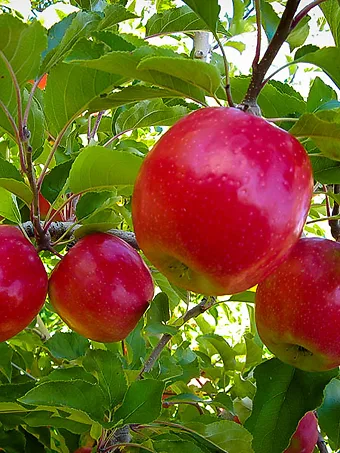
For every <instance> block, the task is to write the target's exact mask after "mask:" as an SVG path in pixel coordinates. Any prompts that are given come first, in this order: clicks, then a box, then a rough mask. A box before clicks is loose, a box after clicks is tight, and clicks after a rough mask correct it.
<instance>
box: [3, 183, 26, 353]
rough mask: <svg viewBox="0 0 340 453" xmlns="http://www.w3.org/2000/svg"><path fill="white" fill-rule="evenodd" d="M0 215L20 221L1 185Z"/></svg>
mask: <svg viewBox="0 0 340 453" xmlns="http://www.w3.org/2000/svg"><path fill="white" fill-rule="evenodd" d="M0 184H1V182H0ZM0 215H1V216H2V217H5V219H8V220H11V221H12V222H14V223H20V222H21V215H20V211H19V208H18V204H17V202H16V199H15V197H14V196H13V195H12V194H11V193H10V192H8V190H6V189H3V188H2V187H0ZM0 355H1V354H0Z"/></svg>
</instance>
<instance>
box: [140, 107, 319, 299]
mask: <svg viewBox="0 0 340 453" xmlns="http://www.w3.org/2000/svg"><path fill="white" fill-rule="evenodd" d="M311 193H312V173H311V167H310V163H309V159H308V157H307V154H306V152H305V150H304V149H303V147H302V146H301V145H300V143H299V142H298V141H297V140H296V139H295V138H294V137H292V136H291V135H290V134H288V133H287V132H285V131H283V130H281V129H279V128H278V127H276V126H273V125H272V124H270V123H268V122H267V121H265V120H264V119H262V118H259V117H255V116H253V115H251V114H248V113H244V112H242V111H240V110H238V109H235V108H224V107H212V108H203V109H200V110H198V111H196V112H194V113H191V114H190V115H188V116H187V117H185V118H183V119H181V120H180V121H179V122H178V123H176V124H175V125H174V126H173V127H172V128H170V129H169V131H167V132H166V133H165V134H164V135H163V136H162V138H161V139H160V140H159V141H158V143H157V144H156V145H155V147H154V148H153V150H152V151H151V152H150V153H149V154H148V156H147V157H146V159H145V161H144V162H143V164H142V167H141V170H140V172H139V175H138V177H137V180H136V184H135V189H134V193H133V199H132V214H133V223H134V229H135V233H136V237H137V241H138V244H139V245H140V247H141V249H142V250H143V251H144V253H145V255H146V256H147V258H148V259H149V260H150V261H151V263H152V264H154V265H155V266H156V267H157V268H158V269H159V270H160V271H161V272H162V273H164V275H166V276H167V277H168V278H169V280H170V281H171V282H173V283H175V284H176V285H178V286H180V287H183V288H185V289H189V290H192V291H195V292H198V293H203V294H207V295H222V294H233V293H236V292H240V291H243V290H246V289H248V288H250V287H252V286H254V285H255V284H256V283H258V282H259V281H260V280H262V279H264V278H265V277H266V276H267V275H269V274H270V273H271V272H272V271H273V270H274V269H275V268H276V267H277V265H278V264H279V263H280V262H281V261H282V260H283V258H284V257H285V255H286V254H287V252H288V251H289V249H290V248H291V247H292V246H293V245H294V244H295V242H296V241H297V240H298V238H299V236H300V233H301V230H302V228H303V225H304V222H305V219H306V215H307V212H308V209H309V205H310V197H311Z"/></svg>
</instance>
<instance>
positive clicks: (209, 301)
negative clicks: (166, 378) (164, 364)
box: [137, 297, 216, 379]
mask: <svg viewBox="0 0 340 453" xmlns="http://www.w3.org/2000/svg"><path fill="white" fill-rule="evenodd" d="M215 303H216V299H215V298H214V297H209V298H206V297H204V298H203V299H202V301H201V302H200V303H199V304H197V305H195V307H193V308H191V309H190V310H188V311H187V312H186V313H185V315H184V316H183V317H182V318H180V319H179V320H178V321H177V322H176V326H178V327H181V326H183V324H185V323H186V322H187V321H189V319H192V318H196V317H197V316H198V315H200V314H202V313H204V312H205V311H207V310H209V308H211V307H212V306H213V305H214V304H215ZM171 338H172V335H170V334H169V333H165V334H164V335H163V336H162V337H161V339H160V340H159V342H158V344H157V345H156V346H155V348H154V349H153V350H152V352H151V354H150V355H149V357H148V359H147V360H146V361H145V363H144V365H143V368H142V369H141V371H140V372H139V374H138V376H137V379H142V378H143V374H144V373H148V372H149V371H150V370H151V369H152V367H153V366H154V364H155V362H156V360H157V359H158V357H159V356H160V354H161V352H162V350H163V349H164V347H165V346H166V345H167V344H168V343H169V341H170V340H171Z"/></svg>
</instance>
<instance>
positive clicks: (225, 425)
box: [189, 420, 253, 453]
mask: <svg viewBox="0 0 340 453" xmlns="http://www.w3.org/2000/svg"><path fill="white" fill-rule="evenodd" d="M195 425H196V424H193V427H194V426H195ZM189 426H190V424H189ZM196 428H199V429H197V431H198V432H199V433H200V434H202V435H203V436H204V437H205V438H206V439H209V441H210V442H213V443H214V444H215V445H218V446H219V447H221V448H223V449H224V450H225V451H227V452H228V453H252V452H253V449H252V446H251V442H252V435H251V434H250V433H249V431H247V430H246V429H245V428H244V427H243V426H241V425H239V424H238V423H235V422H233V421H230V420H221V421H218V422H215V423H209V424H208V425H203V424H201V423H197V425H196Z"/></svg>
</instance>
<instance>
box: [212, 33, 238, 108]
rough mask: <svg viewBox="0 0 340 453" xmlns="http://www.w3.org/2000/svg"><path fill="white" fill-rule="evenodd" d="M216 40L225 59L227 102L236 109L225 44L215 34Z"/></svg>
mask: <svg viewBox="0 0 340 453" xmlns="http://www.w3.org/2000/svg"><path fill="white" fill-rule="evenodd" d="M215 39H216V41H217V44H218V46H219V48H220V50H221V52H222V58H223V63H224V70H225V92H226V95H227V101H228V105H229V107H235V104H234V101H233V98H232V95H231V88H230V76H229V63H228V60H227V55H226V53H225V50H224V47H223V44H222V42H221V40H220V38H219V37H218V36H217V34H215Z"/></svg>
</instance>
